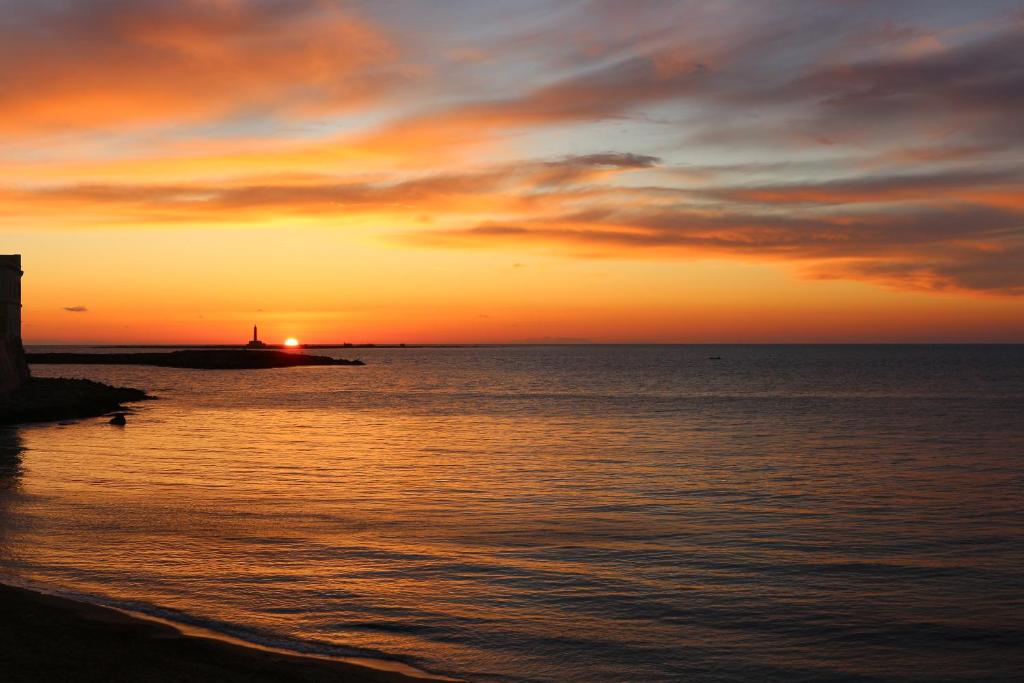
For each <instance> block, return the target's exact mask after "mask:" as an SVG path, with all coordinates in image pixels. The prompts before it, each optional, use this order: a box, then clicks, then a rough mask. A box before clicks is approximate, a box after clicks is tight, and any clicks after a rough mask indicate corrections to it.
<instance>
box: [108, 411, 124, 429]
mask: <svg viewBox="0 0 1024 683" xmlns="http://www.w3.org/2000/svg"><path fill="white" fill-rule="evenodd" d="M110 424H112V425H117V426H119V427H123V426H124V425H126V424H128V420H127V419H125V416H124V415H123V414H121V413H118V414H117V415H115V416H114V417H112V418H110Z"/></svg>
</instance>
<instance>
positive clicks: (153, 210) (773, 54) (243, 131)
mask: <svg viewBox="0 0 1024 683" xmlns="http://www.w3.org/2000/svg"><path fill="white" fill-rule="evenodd" d="M1022 122H1024V0H1016V1H1013V2H1010V1H996V0H991V1H989V0H972V2H962V1H961V0H955V1H949V2H946V1H943V0H924V1H915V0H901V1H900V2H892V1H891V0H885V1H878V2H873V1H871V0H860V1H858V0H807V1H797V0H794V1H785V0H773V1H765V2H761V1H756V2H755V1H754V0H742V1H740V0H734V1H729V0H697V1H693V2H687V1H685V0H679V1H675V2H662V1H659V0H633V1H631V2H625V1H622V0H544V1H541V0H505V1H497V0H495V1H491V2H487V1H484V0H465V1H462V0H438V1H437V2H419V1H416V0H410V1H408V2H398V1H396V0H378V1H375V2H371V1H369V0H367V1H365V2H357V1H343V0H287V1H285V0H252V1H245V2H243V1H241V0H173V1H164V0H78V1H75V2H71V1H67V0H31V1H29V0H22V1H13V0H0V236H2V239H0V252H3V253H21V254H22V255H23V266H24V269H25V277H24V282H23V287H24V295H23V297H24V309H23V322H24V338H25V341H26V343H84V342H90V343H91V342H95V343H129V342H132V343H151V342H152V343H232V342H236V341H238V342H242V341H245V340H246V339H247V338H248V335H249V332H250V328H251V325H252V324H254V323H258V324H259V325H260V327H261V330H262V336H263V338H264V339H265V340H266V341H270V342H279V341H281V340H283V339H284V338H285V337H297V338H299V339H300V340H301V341H303V342H307V343H331V342H351V343H368V342H374V343H458V342H467V343H469V342H481V343H487V342H493V343H501V342H542V341H559V342H570V341H572V342H582V341H591V342H616V343H618V342H684V343H685V342H707V343H719V342H736V343H745V342H956V341H981V342H1000V341H1003V342H1022V341H1024V123H1022Z"/></svg>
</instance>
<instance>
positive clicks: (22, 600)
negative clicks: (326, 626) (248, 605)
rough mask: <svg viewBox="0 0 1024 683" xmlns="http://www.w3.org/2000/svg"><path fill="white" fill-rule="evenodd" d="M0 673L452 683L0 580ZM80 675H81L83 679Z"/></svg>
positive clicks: (388, 664)
mask: <svg viewBox="0 0 1024 683" xmlns="http://www.w3.org/2000/svg"><path fill="white" fill-rule="evenodd" d="M0 614H3V619H0V642H3V643H4V645H5V647H4V648H2V649H0V669H2V670H3V671H5V676H7V677H6V678H5V680H7V681H11V682H12V683H15V682H20V681H25V682H26V683H28V682H29V681H38V680H61V679H63V680H83V681H86V680H88V681H92V680H95V681H126V682H127V681H139V680H146V681H167V682H169V683H171V682H173V683H177V682H182V683H184V682H185V681H195V680H217V681H223V682H224V683H234V682H237V683H243V682H246V681H253V682H255V683H259V682H261V681H266V682H267V683H270V682H271V681H282V682H284V683H287V682H289V681H296V682H298V681H301V682H304V683H320V682H321V681H334V682H335V683H432V682H442V681H443V682H453V681H458V679H453V678H448V677H445V676H441V675H438V674H431V673H429V672H426V671H421V670H418V669H416V668H414V667H412V666H409V665H406V664H404V663H402V662H399V661H390V660H386V659H374V658H369V657H332V656H328V655H316V654H307V653H301V652H294V651H291V650H286V649H283V648H276V647H269V646H263V645H259V644H257V643H251V642H248V641H244V640H241V639H238V638H233V637H231V636H227V635H225V634H221V633H217V632H215V631H210V630H206V629H202V628H199V627H193V626H188V625H185V624H181V623H177V622H173V621H170V620H166V619H162V618H159V617H153V616H151V615H148V614H141V613H138V612H131V611H126V610H122V609H118V608H115V607H107V606H104V605H98V604H95V603H91V602H87V601H85V600H79V599H75V598H69V597H65V596H62V595H57V594H53V593H49V592H46V591H44V590H40V589H38V588H28V587H25V586H20V585H17V584H13V583H8V582H7V581H6V580H0ZM83 674H84V676H83Z"/></svg>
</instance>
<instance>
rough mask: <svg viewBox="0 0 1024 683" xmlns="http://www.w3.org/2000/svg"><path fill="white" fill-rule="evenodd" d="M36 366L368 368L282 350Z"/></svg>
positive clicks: (90, 357)
mask: <svg viewBox="0 0 1024 683" xmlns="http://www.w3.org/2000/svg"><path fill="white" fill-rule="evenodd" d="M26 356H27V358H28V362H29V363H30V364H33V365H156V366H160V367H165V368H191V369H196V370H261V369H265V368H289V367H295V366H302V365H365V363H363V361H361V360H346V359H344V358H330V357H328V356H311V355H309V354H305V353H285V352H283V351H242V350H226V349H223V350H222V349H204V350H186V351H171V352H169V353H29V354H26Z"/></svg>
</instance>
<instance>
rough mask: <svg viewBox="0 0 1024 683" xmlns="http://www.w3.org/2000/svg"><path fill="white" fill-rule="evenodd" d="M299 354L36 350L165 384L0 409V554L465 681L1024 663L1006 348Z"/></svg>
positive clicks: (1023, 418)
mask: <svg viewBox="0 0 1024 683" xmlns="http://www.w3.org/2000/svg"><path fill="white" fill-rule="evenodd" d="M315 353H328V354H330V355H336V356H339V357H349V358H351V357H358V358H361V359H363V360H364V361H366V363H367V365H366V366H365V367H304V368H288V369H279V370H253V371H200V370H181V369H167V368H147V367H116V366H109V367H104V366H36V367H35V368H33V372H34V373H35V374H37V375H39V376H47V377H52V376H67V377H87V378H92V379H97V380H100V381H104V382H108V383H113V384H118V385H125V386H134V387H139V388H144V389H147V390H149V391H150V392H151V393H153V394H155V395H157V396H159V400H157V401H152V402H147V403H142V404H137V410H138V412H137V414H135V415H133V416H130V417H129V423H128V426H127V427H125V428H116V427H113V426H110V425H108V424H106V420H103V419H87V420H81V421H79V422H77V423H75V424H70V425H63V426H60V425H47V426H28V427H23V428H19V429H14V430H11V429H8V430H4V431H0V580H8V581H15V582H20V583H22V584H28V585H34V586H40V587H44V588H47V589H49V590H52V591H57V592H61V593H64V594H68V595H72V596H78V597H86V598H88V599H90V600H93V601H95V602H99V603H103V604H109V605H115V606H120V607H123V608H129V609H132V610H136V611H140V612H144V613H148V614H154V615H159V616H162V617H165V618H170V619H173V620H175V621H179V622H182V623H186V624H193V625H198V626H201V627H204V628H207V629H212V630H215V631H218V632H221V633H224V634H229V635H232V636H235V637H239V638H242V639H245V640H248V641H252V642H257V643H264V644H273V645H277V646H284V647H288V648H292V649H297V650H301V651H307V652H319V653H327V654H334V655H341V656H371V657H385V658H392V659H396V660H400V661H404V662H407V663H409V664H412V665H415V666H417V667H421V668H424V669H426V670H429V671H433V672H439V673H443V674H449V675H453V676H458V677H462V678H465V679H468V680H473V681H506V682H525V681H538V682H539V681H544V682H556V681H557V682H568V681H571V682H577V681H578V682H584V683H586V682H603V681H649V682H661V681H697V682H703V681H1019V680H1021V676H1022V672H1024V347H1022V346H607V347H602V346H596V347H594V346H592V347H586V346H578V347H574V346H570V347H511V348H452V349H413V348H409V349H336V350H331V351H315ZM711 356H721V359H720V360H712V359H711V358H710V357H711Z"/></svg>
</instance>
